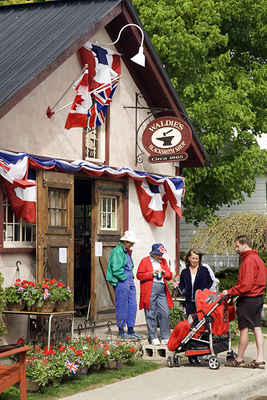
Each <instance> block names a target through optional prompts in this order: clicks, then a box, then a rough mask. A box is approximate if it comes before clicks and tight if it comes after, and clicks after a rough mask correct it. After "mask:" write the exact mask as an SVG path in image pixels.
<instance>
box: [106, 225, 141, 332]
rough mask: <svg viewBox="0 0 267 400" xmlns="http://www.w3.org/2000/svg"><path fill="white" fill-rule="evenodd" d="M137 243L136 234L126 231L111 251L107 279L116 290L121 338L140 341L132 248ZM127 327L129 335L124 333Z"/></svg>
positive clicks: (117, 317) (117, 315)
mask: <svg viewBox="0 0 267 400" xmlns="http://www.w3.org/2000/svg"><path fill="white" fill-rule="evenodd" d="M134 243H136V237H135V234H134V232H132V231H126V232H125V233H124V235H123V236H122V237H121V238H120V243H119V244H118V245H117V246H116V247H115V248H114V249H113V250H112V251H111V253H110V256H109V259H108V268H107V275H106V279H107V281H108V282H110V283H111V285H113V286H114V289H115V302H116V319H117V326H118V328H119V336H120V337H122V338H125V339H129V338H136V339H140V338H141V336H139V335H138V334H137V333H135V331H134V326H135V319H136V312H137V303H136V288H135V284H134V279H133V261H132V258H131V250H130V249H131V248H132V247H133V245H134ZM126 325H127V328H128V331H127V333H126V332H125V331H124V329H125V326H126Z"/></svg>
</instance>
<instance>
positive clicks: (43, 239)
mask: <svg viewBox="0 0 267 400" xmlns="http://www.w3.org/2000/svg"><path fill="white" fill-rule="evenodd" d="M73 209H74V176H73V175H69V174H66V173H60V172H53V171H44V170H42V171H38V174H37V257H36V259H37V281H38V282H41V281H42V280H43V279H44V278H46V277H48V278H55V279H57V280H61V281H63V282H64V283H65V284H66V285H67V286H69V287H70V288H71V290H72V291H73V293H74V211H73Z"/></svg>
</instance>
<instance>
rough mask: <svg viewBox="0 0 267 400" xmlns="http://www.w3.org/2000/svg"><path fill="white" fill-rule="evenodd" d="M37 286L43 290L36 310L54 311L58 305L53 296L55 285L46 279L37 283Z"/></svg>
mask: <svg viewBox="0 0 267 400" xmlns="http://www.w3.org/2000/svg"><path fill="white" fill-rule="evenodd" d="M35 288H36V289H38V290H39V291H40V292H41V295H40V298H39V300H38V301H37V303H36V304H35V306H34V308H35V311H39V312H53V311H54V310H55V307H56V303H55V301H54V300H53V298H52V296H51V293H52V290H53V285H52V284H49V282H46V281H44V282H43V283H42V284H41V283H36V284H35Z"/></svg>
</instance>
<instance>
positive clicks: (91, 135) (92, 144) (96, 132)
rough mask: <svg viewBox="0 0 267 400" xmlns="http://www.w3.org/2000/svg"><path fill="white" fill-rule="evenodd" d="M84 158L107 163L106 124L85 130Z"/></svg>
mask: <svg viewBox="0 0 267 400" xmlns="http://www.w3.org/2000/svg"><path fill="white" fill-rule="evenodd" d="M84 132H85V139H84V154H85V155H84V158H85V160H88V159H94V160H99V161H105V124H103V125H101V126H98V127H96V128H93V129H91V128H87V129H85V131H84Z"/></svg>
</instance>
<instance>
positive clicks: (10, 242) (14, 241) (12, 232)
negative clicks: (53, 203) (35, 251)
mask: <svg viewBox="0 0 267 400" xmlns="http://www.w3.org/2000/svg"><path fill="white" fill-rule="evenodd" d="M3 214H4V215H3V222H4V231H3V240H4V247H5V248H7V247H9V248H10V247H35V239H36V225H35V224H32V223H29V222H25V221H23V220H22V219H18V218H16V216H15V214H14V213H13V211H12V209H11V207H10V204H9V203H8V200H7V199H6V198H5V199H4V200H3Z"/></svg>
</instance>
